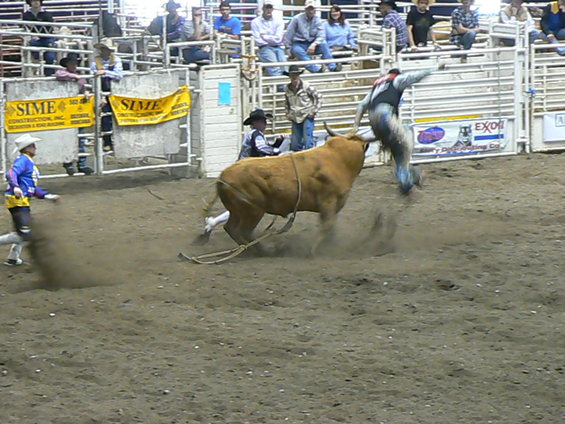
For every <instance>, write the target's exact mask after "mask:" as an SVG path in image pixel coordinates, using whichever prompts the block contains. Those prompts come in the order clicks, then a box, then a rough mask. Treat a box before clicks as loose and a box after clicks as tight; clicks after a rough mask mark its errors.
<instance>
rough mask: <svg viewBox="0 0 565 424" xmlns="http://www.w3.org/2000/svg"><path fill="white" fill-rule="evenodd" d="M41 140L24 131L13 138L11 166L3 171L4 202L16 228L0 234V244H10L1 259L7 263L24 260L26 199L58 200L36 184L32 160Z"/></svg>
mask: <svg viewBox="0 0 565 424" xmlns="http://www.w3.org/2000/svg"><path fill="white" fill-rule="evenodd" d="M39 141H41V139H39V138H37V137H33V136H31V135H29V134H24V135H21V136H19V137H18V138H16V140H15V145H16V149H15V152H14V153H15V154H17V153H19V156H17V157H16V159H15V160H14V163H13V164H12V168H11V169H10V170H8V172H7V173H6V179H7V180H8V188H7V189H6V193H5V195H4V196H5V205H6V208H8V210H9V211H10V215H12V222H13V223H14V229H15V230H16V231H14V232H12V233H8V234H4V235H2V236H0V245H5V244H11V245H12V247H11V249H10V253H9V255H8V259H6V262H4V265H7V266H18V265H22V264H23V263H24V261H23V260H22V259H21V258H20V254H21V253H22V248H23V245H24V243H25V242H27V241H29V240H30V239H31V227H30V225H31V210H30V203H31V202H30V200H31V198H32V197H36V198H38V199H46V200H51V201H53V202H56V201H58V200H59V196H58V195H57V194H49V193H48V192H47V191H46V190H44V189H43V188H41V187H40V186H39V185H37V180H38V179H39V171H38V170H37V167H36V166H35V163H34V162H33V157H34V156H35V151H36V145H35V144H36V143H37V142H39Z"/></svg>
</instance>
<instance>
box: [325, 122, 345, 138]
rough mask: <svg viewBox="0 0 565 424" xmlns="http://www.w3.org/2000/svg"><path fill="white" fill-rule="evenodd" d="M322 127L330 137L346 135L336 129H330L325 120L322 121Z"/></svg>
mask: <svg viewBox="0 0 565 424" xmlns="http://www.w3.org/2000/svg"><path fill="white" fill-rule="evenodd" d="M324 128H325V129H326V131H327V132H328V134H329V135H331V136H332V137H346V136H345V135H344V134H340V133H338V132H337V131H334V130H332V129H331V128H330V126H329V125H328V123H327V122H326V121H324Z"/></svg>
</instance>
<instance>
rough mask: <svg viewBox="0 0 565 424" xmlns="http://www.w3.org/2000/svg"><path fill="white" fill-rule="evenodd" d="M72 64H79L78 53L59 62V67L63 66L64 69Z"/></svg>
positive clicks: (69, 55)
mask: <svg viewBox="0 0 565 424" xmlns="http://www.w3.org/2000/svg"><path fill="white" fill-rule="evenodd" d="M71 62H75V63H77V64H78V55H77V54H76V53H69V54H68V55H67V56H65V57H64V58H62V59H61V60H60V61H59V65H61V66H62V67H63V68H66V67H67V65H68V64H69V63H71Z"/></svg>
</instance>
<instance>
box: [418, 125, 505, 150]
mask: <svg viewBox="0 0 565 424" xmlns="http://www.w3.org/2000/svg"><path fill="white" fill-rule="evenodd" d="M414 138H415V140H414V151H413V156H416V157H418V156H419V157H422V156H459V155H469V154H474V155H476V154H477V153H486V152H498V151H502V150H503V149H504V147H505V146H506V143H507V142H508V120H507V119H472V120H465V121H447V122H442V123H433V124H416V125H414Z"/></svg>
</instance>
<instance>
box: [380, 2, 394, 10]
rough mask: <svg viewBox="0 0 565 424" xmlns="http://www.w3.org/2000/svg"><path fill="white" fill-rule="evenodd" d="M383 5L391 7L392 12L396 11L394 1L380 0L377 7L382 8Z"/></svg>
mask: <svg viewBox="0 0 565 424" xmlns="http://www.w3.org/2000/svg"><path fill="white" fill-rule="evenodd" d="M383 4H386V5H388V6H390V7H392V8H393V9H394V10H396V11H398V6H397V5H396V2H395V1H394V0H382V1H381V3H380V4H379V6H382V5H383Z"/></svg>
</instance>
